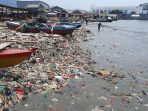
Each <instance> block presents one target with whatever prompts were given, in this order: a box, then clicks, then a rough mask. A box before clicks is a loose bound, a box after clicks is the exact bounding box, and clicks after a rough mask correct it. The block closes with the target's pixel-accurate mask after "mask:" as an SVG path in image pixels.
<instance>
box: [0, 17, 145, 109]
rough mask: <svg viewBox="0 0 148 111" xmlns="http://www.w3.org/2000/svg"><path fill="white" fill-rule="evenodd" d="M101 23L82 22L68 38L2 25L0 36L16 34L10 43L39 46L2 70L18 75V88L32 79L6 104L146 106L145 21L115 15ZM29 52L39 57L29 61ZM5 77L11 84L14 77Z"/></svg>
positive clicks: (30, 106)
mask: <svg viewBox="0 0 148 111" xmlns="http://www.w3.org/2000/svg"><path fill="white" fill-rule="evenodd" d="M102 25H103V26H104V27H101V29H100V31H98V30H97V23H96V22H95V23H90V22H89V23H88V25H86V24H83V26H82V27H81V28H80V29H77V30H76V31H75V32H74V33H73V36H72V37H70V36H69V37H67V38H65V37H62V36H59V35H54V36H53V35H49V34H45V33H39V34H23V33H16V32H15V31H8V32H7V30H4V31H3V33H2V34H1V35H2V36H8V40H10V39H12V38H14V40H18V41H17V42H16V43H15V44H13V45H12V47H13V48H20V49H24V48H30V47H38V48H39V50H38V51H37V52H36V53H35V54H34V55H32V56H31V58H30V59H29V60H27V61H24V63H22V64H20V65H17V66H15V67H11V68H6V69H3V70H2V71H3V72H1V73H2V74H3V73H5V74H3V78H5V76H6V75H8V77H9V74H10V73H11V75H12V74H13V75H15V74H16V75H21V76H22V77H20V78H19V79H18V81H19V80H21V81H19V82H18V81H17V80H16V82H17V83H19V85H18V86H23V87H22V88H24V86H25V85H26V84H27V85H28V83H27V82H29V83H32V84H33V85H32V86H31V87H32V88H31V89H33V90H32V91H29V92H28V93H27V94H26V95H25V98H24V99H23V100H22V99H20V101H19V102H16V103H15V104H14V105H13V102H12V101H11V100H9V101H10V104H9V105H8V106H7V107H10V109H13V110H14V111H20V109H22V111H41V110H42V111H147V109H148V96H147V95H148V79H147V77H148V75H147V70H148V69H147V65H148V61H147V55H148V54H147V53H148V51H147V46H148V44H147V43H148V38H147V35H148V31H147V26H148V22H147V21H138V20H133V21H130V20H119V21H115V22H112V23H102ZM16 38H17V39H16ZM4 40H5V39H4ZM14 40H11V41H14ZM21 41H30V42H31V43H27V44H26V43H24V42H21ZM34 58H35V59H36V58H39V61H36V62H35V63H33V60H34ZM53 73H54V74H53ZM69 73H70V75H69ZM71 73H72V74H71ZM63 74H67V75H66V77H65V79H64V80H63V79H61V78H58V77H59V76H60V77H61V76H65V75H63ZM53 76H54V77H55V76H56V77H57V78H58V81H57V80H55V79H52V77H53ZM10 78H11V77H10ZM12 78H13V77H12ZM49 78H50V79H51V80H49ZM8 81H9V82H10V85H11V87H12V88H14V86H15V85H14V84H12V82H14V81H15V80H14V81H12V80H8ZM53 81H54V82H53ZM3 82H4V83H5V84H6V83H7V81H6V80H5V79H3ZM55 84H56V85H58V84H62V85H63V86H56V85H55ZM27 87H30V86H27ZM14 89H15V88H14ZM25 91H26V90H25ZM14 92H15V91H14ZM14 95H16V94H14ZM17 96H18V97H20V98H21V97H22V95H21V96H20V94H19V95H17ZM7 104H8V103H7ZM11 104H12V105H11ZM10 109H9V108H8V111H9V110H10Z"/></svg>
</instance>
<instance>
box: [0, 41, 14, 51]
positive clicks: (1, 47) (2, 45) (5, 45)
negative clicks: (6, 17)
mask: <svg viewBox="0 0 148 111" xmlns="http://www.w3.org/2000/svg"><path fill="white" fill-rule="evenodd" d="M10 45H11V43H9V42H7V43H2V44H0V50H2V49H4V48H6V47H8V46H10Z"/></svg>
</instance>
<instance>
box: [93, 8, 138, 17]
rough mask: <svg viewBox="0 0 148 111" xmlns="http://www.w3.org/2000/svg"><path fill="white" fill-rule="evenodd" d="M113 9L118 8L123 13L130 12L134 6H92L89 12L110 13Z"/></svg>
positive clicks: (133, 9)
mask: <svg viewBox="0 0 148 111" xmlns="http://www.w3.org/2000/svg"><path fill="white" fill-rule="evenodd" d="M114 10H120V11H121V12H122V13H123V14H130V13H131V12H132V11H135V7H92V8H91V12H92V13H94V14H99V15H100V14H105V15H107V14H110V13H111V12H112V11H114Z"/></svg>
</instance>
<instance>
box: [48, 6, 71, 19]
mask: <svg viewBox="0 0 148 111" xmlns="http://www.w3.org/2000/svg"><path fill="white" fill-rule="evenodd" d="M50 13H56V14H57V17H61V18H65V17H69V14H68V12H67V11H66V10H65V9H63V8H61V7H58V6H54V7H52V8H50Z"/></svg>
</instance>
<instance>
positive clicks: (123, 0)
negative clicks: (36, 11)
mask: <svg viewBox="0 0 148 111" xmlns="http://www.w3.org/2000/svg"><path fill="white" fill-rule="evenodd" d="M42 1H45V2H47V3H48V4H49V5H50V6H60V7H62V8H65V9H86V10H89V9H90V6H92V5H94V6H138V5H139V4H142V3H148V0H42Z"/></svg>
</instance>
